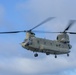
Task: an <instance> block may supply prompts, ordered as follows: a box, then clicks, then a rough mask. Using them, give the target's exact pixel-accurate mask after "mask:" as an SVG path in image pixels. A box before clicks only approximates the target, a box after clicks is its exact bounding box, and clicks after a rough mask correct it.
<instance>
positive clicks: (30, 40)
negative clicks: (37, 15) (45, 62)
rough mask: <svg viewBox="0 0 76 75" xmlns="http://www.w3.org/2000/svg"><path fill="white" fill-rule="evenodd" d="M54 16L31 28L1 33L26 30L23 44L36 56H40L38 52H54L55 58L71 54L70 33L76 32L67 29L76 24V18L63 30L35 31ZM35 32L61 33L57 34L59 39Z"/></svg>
mask: <svg viewBox="0 0 76 75" xmlns="http://www.w3.org/2000/svg"><path fill="white" fill-rule="evenodd" d="M53 18H54V17H50V18H48V19H46V20H44V21H43V22H41V23H40V24H38V25H36V26H35V27H33V28H31V29H29V30H24V31H10V32H0V34H10V33H20V32H26V38H25V40H24V41H23V42H22V43H21V45H22V47H23V48H25V49H27V50H30V51H33V52H35V54H34V56H35V57H37V56H38V52H41V53H45V54H46V55H50V54H54V55H55V58H57V55H59V54H67V56H69V53H70V49H71V48H72V46H71V45H70V40H69V35H68V34H76V32H67V30H68V29H69V28H70V27H71V26H72V25H73V24H74V22H75V20H70V22H69V24H68V26H67V27H66V28H65V30H64V31H63V32H46V31H36V30H35V31H33V30H34V29H35V28H37V27H39V26H41V25H42V24H44V23H46V22H48V21H50V20H52V19H53ZM34 32H39V33H40V32H41V33H60V34H59V35H58V36H57V40H49V39H44V38H38V37H36V36H35V33H34Z"/></svg>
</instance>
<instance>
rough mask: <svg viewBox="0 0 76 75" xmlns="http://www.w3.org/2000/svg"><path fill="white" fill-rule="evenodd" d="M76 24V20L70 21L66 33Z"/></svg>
mask: <svg viewBox="0 0 76 75" xmlns="http://www.w3.org/2000/svg"><path fill="white" fill-rule="evenodd" d="M75 22H76V20H70V22H69V24H68V26H67V27H66V29H65V30H64V32H66V31H67V30H69V28H71V26H72V25H73V24H74V23H75Z"/></svg>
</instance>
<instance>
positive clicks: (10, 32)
mask: <svg viewBox="0 0 76 75" xmlns="http://www.w3.org/2000/svg"><path fill="white" fill-rule="evenodd" d="M20 32H26V31H25V30H24V31H9V32H0V34H12V33H20Z"/></svg>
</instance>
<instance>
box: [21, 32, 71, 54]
mask: <svg viewBox="0 0 76 75" xmlns="http://www.w3.org/2000/svg"><path fill="white" fill-rule="evenodd" d="M21 45H22V47H23V48H25V49H27V50H30V51H33V52H41V53H46V54H67V53H69V52H70V49H71V48H72V46H71V45H70V41H69V36H68V35H67V34H64V33H61V34H59V35H58V36H57V40H48V39H43V38H38V37H35V34H34V33H30V32H27V33H26V39H25V40H24V41H23V42H22V44H21Z"/></svg>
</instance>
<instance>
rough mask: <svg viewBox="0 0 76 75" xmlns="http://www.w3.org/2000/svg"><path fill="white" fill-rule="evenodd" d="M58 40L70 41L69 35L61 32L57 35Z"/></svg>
mask: <svg viewBox="0 0 76 75" xmlns="http://www.w3.org/2000/svg"><path fill="white" fill-rule="evenodd" d="M57 41H59V42H63V43H69V42H70V41H69V36H68V34H66V33H61V34H59V35H58V36H57Z"/></svg>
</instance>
